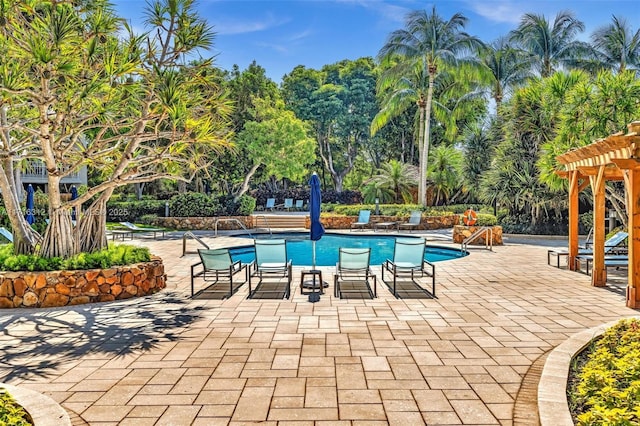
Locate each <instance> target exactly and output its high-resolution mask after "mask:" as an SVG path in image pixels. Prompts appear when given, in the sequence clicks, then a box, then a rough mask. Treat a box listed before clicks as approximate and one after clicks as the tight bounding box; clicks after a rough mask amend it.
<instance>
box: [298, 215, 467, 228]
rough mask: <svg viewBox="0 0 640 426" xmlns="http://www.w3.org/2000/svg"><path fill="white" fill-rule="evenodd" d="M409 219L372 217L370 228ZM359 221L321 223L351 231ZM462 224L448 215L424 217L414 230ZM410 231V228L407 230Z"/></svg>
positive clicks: (336, 218) (329, 219) (344, 219)
mask: <svg viewBox="0 0 640 426" xmlns="http://www.w3.org/2000/svg"><path fill="white" fill-rule="evenodd" d="M407 220H408V219H407V218H405V217H399V216H373V215H372V216H371V219H370V226H371V227H373V224H374V223H377V222H400V223H404V222H406V221H407ZM357 221H358V216H322V217H320V222H322V226H324V228H325V229H351V224H352V223H355V222H357ZM458 223H460V216H458V215H448V216H423V217H422V221H421V222H420V225H418V226H416V227H413V228H412V229H421V230H427V229H445V228H452V227H453V226H454V225H457V224H458ZM309 225H310V219H309V216H307V218H306V222H305V227H306V228H309ZM407 229H408V228H407Z"/></svg>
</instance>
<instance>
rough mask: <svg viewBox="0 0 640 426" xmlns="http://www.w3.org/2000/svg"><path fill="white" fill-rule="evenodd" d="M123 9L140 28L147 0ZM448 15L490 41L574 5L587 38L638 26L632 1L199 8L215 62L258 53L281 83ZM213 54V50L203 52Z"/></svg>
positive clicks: (296, 2)
mask: <svg viewBox="0 0 640 426" xmlns="http://www.w3.org/2000/svg"><path fill="white" fill-rule="evenodd" d="M113 2H114V4H115V5H116V8H117V10H118V11H119V13H120V15H121V16H124V17H125V18H127V19H128V20H129V21H130V22H131V23H132V24H133V25H134V27H135V28H139V29H140V30H142V29H143V27H142V24H141V22H142V18H143V9H144V6H145V4H146V3H145V1H144V0H113ZM433 5H435V6H436V10H437V12H438V14H439V15H441V16H442V17H443V18H445V19H448V18H450V17H451V15H452V14H454V13H456V12H460V13H462V14H463V15H465V16H466V17H467V18H468V19H469V23H468V26H467V32H468V33H470V34H472V35H475V36H477V37H479V38H480V39H481V40H483V41H487V42H489V41H492V40H494V39H495V38H496V37H498V36H501V35H504V34H506V33H507V32H509V31H510V30H511V29H513V28H515V27H516V26H517V25H518V22H519V20H520V17H521V16H522V14H523V13H528V12H533V13H537V14H543V15H545V16H546V17H547V18H548V19H549V20H553V18H554V17H555V15H556V13H557V12H559V11H561V10H571V11H573V12H574V13H575V14H576V16H577V17H578V19H580V20H582V21H583V22H584V23H585V26H586V31H585V32H584V34H583V35H582V36H581V37H580V38H582V39H584V40H587V39H588V37H589V35H590V34H591V32H593V31H594V30H595V29H596V28H598V27H599V26H602V25H605V24H608V23H609V22H611V16H612V15H616V16H618V17H625V16H626V17H628V18H627V19H628V22H629V23H630V24H631V25H632V27H633V28H634V29H637V28H638V27H640V19H638V18H635V19H634V14H635V15H636V16H637V13H638V3H637V2H636V1H635V0H581V1H568V0H529V1H514V0H494V1H483V0H439V1H438V0H436V1H432V2H427V1H417V0H275V1H269V0H200V1H199V2H198V3H197V9H198V11H199V13H200V15H201V16H202V17H203V18H205V19H206V20H207V21H208V22H209V24H211V25H212V26H213V28H214V30H215V31H216V33H217V35H216V39H215V43H214V48H213V50H212V51H211V52H210V54H215V55H217V57H216V63H217V65H218V66H219V67H221V68H224V69H231V67H232V66H233V64H237V65H238V66H239V67H240V68H241V69H245V68H246V67H247V66H248V65H249V64H250V63H251V61H253V60H255V61H256V62H257V63H258V64H259V65H261V66H262V67H264V68H265V69H266V72H267V75H268V76H269V77H270V78H272V79H273V80H274V81H276V82H277V83H280V81H281V79H282V76H283V75H284V74H287V73H289V72H290V71H291V70H292V69H293V68H294V67H295V66H296V65H305V66H307V67H309V68H316V69H319V68H321V67H322V66H323V65H327V64H332V63H335V62H338V61H341V60H343V59H357V58H360V57H363V56H373V57H375V56H376V54H377V53H378V51H379V50H380V48H381V47H382V46H383V45H384V43H385V40H386V38H387V36H388V35H389V33H391V32H392V31H394V30H396V29H399V28H403V22H404V17H405V16H406V14H407V12H409V11H411V10H416V9H421V8H422V9H427V10H431V8H432V6H433ZM206 56H208V55H206Z"/></svg>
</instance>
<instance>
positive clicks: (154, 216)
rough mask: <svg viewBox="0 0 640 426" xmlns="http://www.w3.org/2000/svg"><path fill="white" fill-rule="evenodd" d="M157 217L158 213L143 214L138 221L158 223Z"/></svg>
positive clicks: (151, 223)
mask: <svg viewBox="0 0 640 426" xmlns="http://www.w3.org/2000/svg"><path fill="white" fill-rule="evenodd" d="M157 218H158V215H157V214H143V215H142V216H140V217H139V218H138V222H140V223H142V224H145V225H153V224H155V223H156V219H157Z"/></svg>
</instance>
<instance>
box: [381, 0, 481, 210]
mask: <svg viewBox="0 0 640 426" xmlns="http://www.w3.org/2000/svg"><path fill="white" fill-rule="evenodd" d="M466 23H467V18H466V17H464V16H463V15H461V14H458V13H457V14H455V15H453V16H452V17H451V18H450V19H449V20H444V19H443V18H441V17H440V16H439V15H438V14H437V13H436V9H435V7H434V8H433V9H432V11H431V13H430V14H429V13H427V12H426V11H424V10H419V11H414V12H410V13H409V14H408V15H407V18H406V22H405V29H401V30H396V31H394V32H392V33H391V35H390V36H389V38H388V39H387V42H386V43H385V45H384V46H383V47H382V49H380V52H379V53H378V58H379V59H380V61H381V62H382V63H385V62H386V63H387V64H388V66H387V68H386V69H385V71H384V72H383V73H382V76H381V78H380V80H379V82H378V92H379V93H381V94H384V96H385V98H384V100H383V107H382V109H381V110H380V112H379V113H378V114H377V115H376V117H375V119H374V121H373V122H372V125H371V130H372V133H375V132H376V131H377V130H378V129H380V128H381V127H382V126H384V124H386V123H387V122H388V121H389V120H390V119H391V118H392V117H395V116H397V115H398V114H400V113H402V112H403V111H405V110H406V109H407V108H408V107H409V106H410V105H412V104H417V106H418V114H419V119H418V122H417V123H418V132H417V133H418V140H419V143H418V147H419V153H420V180H419V186H418V188H419V189H418V202H419V203H420V204H422V205H423V206H426V179H425V177H426V171H427V159H428V157H429V138H430V122H431V108H432V99H433V92H434V84H435V79H436V77H437V75H438V72H439V71H441V68H442V67H443V66H444V65H445V64H456V63H458V62H461V55H464V54H467V53H470V52H471V51H473V49H475V48H479V47H480V46H481V45H482V43H481V42H480V40H479V39H477V38H475V37H472V36H470V35H469V34H467V33H465V32H464V31H463V29H464V27H465V25H466Z"/></svg>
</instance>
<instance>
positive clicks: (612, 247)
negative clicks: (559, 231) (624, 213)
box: [547, 231, 629, 268]
mask: <svg viewBox="0 0 640 426" xmlns="http://www.w3.org/2000/svg"><path fill="white" fill-rule="evenodd" d="M628 236H629V234H627V233H626V232H623V231H620V232H617V233H616V234H615V235H613V236H612V237H611V238H609V239H608V240H607V241H605V242H604V254H605V255H607V254H614V253H616V251H618V250H617V249H618V247H619V246H620V245H621V244H622V243H623V242H624V241H625V240H626V239H627V237H628ZM592 254H593V249H592V248H584V247H583V248H579V249H578V256H583V255H584V256H587V255H592ZM618 254H619V253H618ZM551 256H556V268H559V267H560V257H562V256H564V257H568V256H569V250H568V249H565V248H563V249H549V250H547V264H548V265H551Z"/></svg>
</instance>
